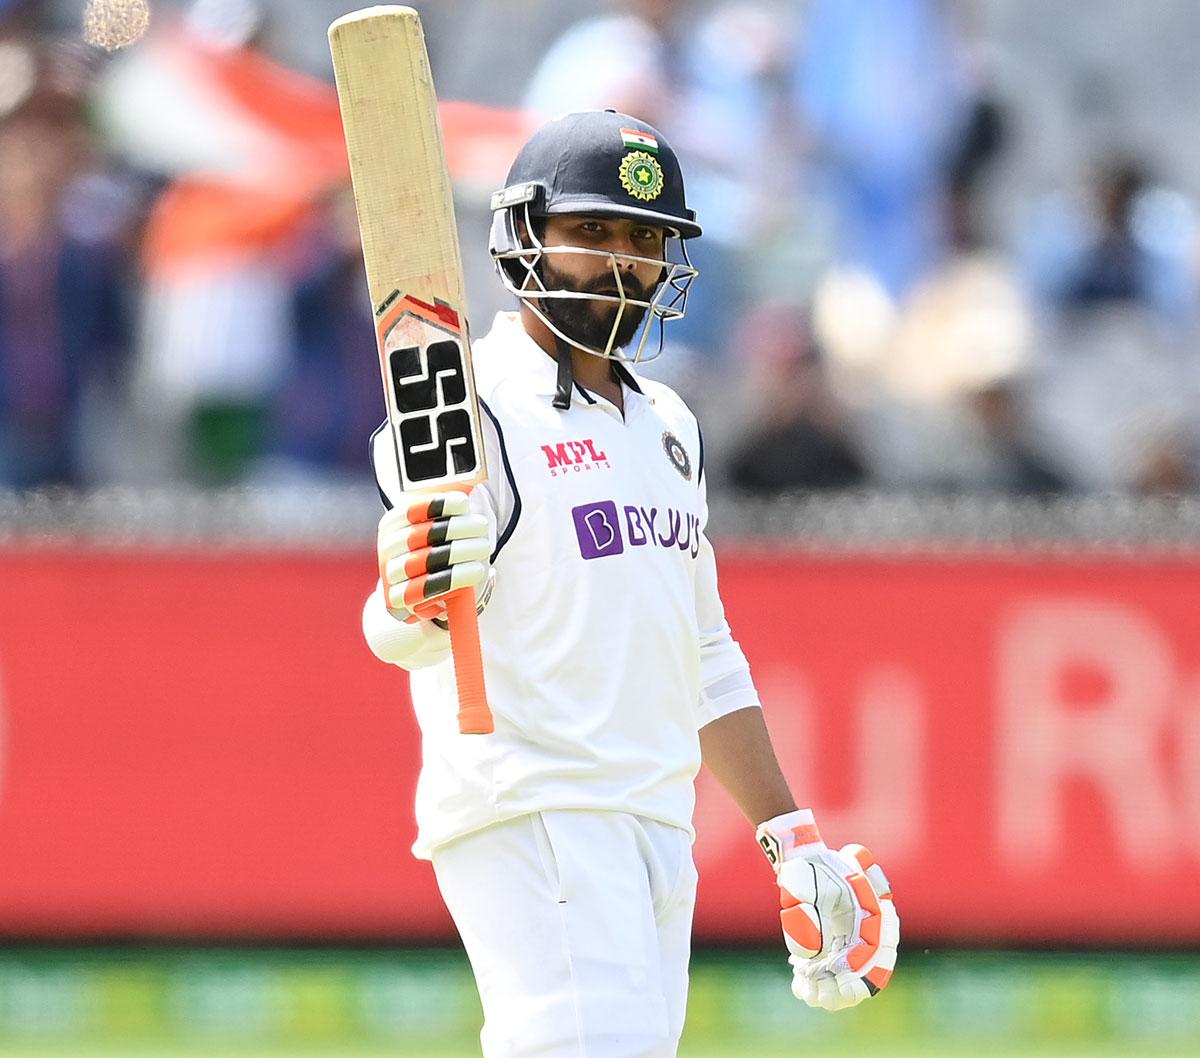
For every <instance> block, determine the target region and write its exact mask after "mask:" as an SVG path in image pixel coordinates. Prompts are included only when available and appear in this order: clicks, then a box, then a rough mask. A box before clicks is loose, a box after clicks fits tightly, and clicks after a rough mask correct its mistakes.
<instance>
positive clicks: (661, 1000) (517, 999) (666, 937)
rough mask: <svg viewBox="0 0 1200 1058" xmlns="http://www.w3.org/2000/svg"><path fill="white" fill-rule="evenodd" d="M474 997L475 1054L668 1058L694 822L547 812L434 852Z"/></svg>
mask: <svg viewBox="0 0 1200 1058" xmlns="http://www.w3.org/2000/svg"><path fill="white" fill-rule="evenodd" d="M433 867H434V871H435V873H436V874H437V880H438V885H439V887H440V888H441V891H442V897H443V899H445V901H446V906H447V907H448V908H449V909H450V914H451V916H452V917H453V918H454V922H455V925H457V927H458V932H459V934H460V935H461V936H462V940H463V945H464V947H465V948H466V950H467V956H468V958H469V959H470V960H471V968H472V970H473V971H474V973H475V983H476V985H477V986H478V988H479V996H480V999H481V1000H482V1001H483V1016H484V1024H483V1031H482V1032H481V1033H480V1040H481V1042H482V1044H483V1054H484V1058H675V1054H676V1049H677V1047H678V1044H679V1037H680V1034H681V1033H682V1032H683V1019H684V1013H685V1008H686V1005H687V986H688V959H689V957H690V951H691V932H692V909H693V907H694V905H695V902H696V868H695V865H694V864H693V862H692V847H691V838H690V835H689V834H688V833H687V832H686V831H684V830H681V829H679V828H678V827H672V826H668V825H666V824H664V823H657V822H654V821H652V820H648V819H643V818H641V817H639V816H634V815H629V814H628V813H624V812H603V811H600V812H597V811H547V812H539V813H535V814H533V815H528V816H521V817H519V818H517V819H511V820H507V821H505V822H503V823H497V824H495V825H493V826H490V827H487V828H486V829H484V830H480V831H477V832H476V833H474V834H468V835H467V836H466V837H463V838H459V839H458V840H457V841H453V842H450V843H449V844H447V845H443V846H441V847H440V848H437V849H435V850H434V852H433Z"/></svg>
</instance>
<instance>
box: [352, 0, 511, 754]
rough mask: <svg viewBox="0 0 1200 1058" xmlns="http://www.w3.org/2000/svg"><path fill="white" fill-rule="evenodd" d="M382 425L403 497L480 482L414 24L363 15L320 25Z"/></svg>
mask: <svg viewBox="0 0 1200 1058" xmlns="http://www.w3.org/2000/svg"><path fill="white" fill-rule="evenodd" d="M329 47H330V51H331V52H332V54H333V70H334V74H335V77H336V80H337V91H338V102H339V103H340V104H341V110H342V126H343V129H344V131H345V134H346V148H347V151H348V153H349V156H350V176H351V180H352V181H353V184H354V201H355V205H356V206H357V208H358V226H359V231H360V233H361V235H362V246H363V260H364V262H365V264H366V272H367V288H368V291H369V293H370V297H371V307H372V310H373V311H374V315H375V333H376V337H377V339H378V350H379V366H380V371H381V376H382V380H383V392H384V399H385V401H386V404H387V417H388V424H389V426H390V430H391V436H392V440H393V442H394V444H395V448H396V462H397V465H398V466H399V468H400V483H401V487H402V488H403V489H404V491H405V492H417V493H421V492H445V491H446V490H448V489H459V490H462V491H468V492H469V491H470V490H471V489H472V488H473V487H474V486H475V485H477V484H479V483H480V482H481V481H483V480H484V479H485V478H486V477H487V467H486V465H485V462H484V451H483V438H482V433H481V429H480V418H479V401H478V399H477V397H476V395H475V379H474V375H473V373H472V370H471V343H470V338H469V336H468V334H467V315H466V294H465V290H464V283H463V272H462V258H461V255H460V252H459V246H458V231H457V227H456V225H455V221H454V201H453V198H452V197H451V191H450V176H449V173H448V172H447V169H446V158H445V151H444V148H443V145H442V131H441V125H440V124H439V122H438V112H437V98H436V96H435V94H434V88H433V78H432V76H431V74H430V71H429V56H428V55H427V53H426V51H425V38H424V35H423V33H422V31H421V20H420V18H419V17H418V15H417V13H416V11H414V10H413V9H412V8H410V7H394V6H385V7H369V8H366V9H365V10H362V11H355V12H353V13H351V14H349V15H345V16H343V17H342V18H339V19H337V20H336V21H335V22H334V23H333V24H332V25H331V26H330V27H329ZM446 606H447V616H448V618H449V622H450V644H451V649H452V651H453V654H454V675H455V682H456V683H457V685H458V704H459V712H458V722H459V730H461V731H462V732H463V733H464V734H486V733H488V732H490V731H491V730H492V729H493V727H492V714H491V710H490V709H489V708H488V704H487V697H486V694H485V691H484V683H483V659H482V656H481V653H480V648H479V627H478V622H477V619H476V614H475V593H474V591H473V590H471V589H469V588H464V589H460V590H458V591H456V592H452V593H451V594H450V595H448V596H447V597H446Z"/></svg>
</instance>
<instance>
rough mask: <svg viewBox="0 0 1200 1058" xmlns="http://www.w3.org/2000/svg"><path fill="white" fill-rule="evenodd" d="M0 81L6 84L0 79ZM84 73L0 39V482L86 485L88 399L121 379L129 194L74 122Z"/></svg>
mask: <svg viewBox="0 0 1200 1058" xmlns="http://www.w3.org/2000/svg"><path fill="white" fill-rule="evenodd" d="M6 75H7V77H6ZM85 86H86V70H85V64H84V63H83V62H81V60H80V56H79V54H78V52H76V51H73V50H71V49H69V48H65V47H62V46H59V45H54V44H48V43H46V42H42V41H38V40H36V39H35V38H33V37H29V36H21V35H14V36H9V37H7V38H6V39H4V40H3V41H0V92H4V91H7V92H8V93H9V94H8V95H7V96H5V97H4V99H3V100H0V107H3V110H4V111H6V112H0V484H4V485H8V486H11V487H17V488H30V487H35V486H40V485H47V484H74V485H81V484H84V483H86V481H87V479H88V478H89V477H90V476H91V475H90V471H91V469H92V468H93V467H94V465H95V452H94V451H93V449H94V447H95V440H96V438H95V437H94V436H88V435H85V434H84V433H83V431H82V427H83V425H84V415H85V411H86V409H87V407H88V403H89V400H90V399H92V398H95V397H96V396H98V394H99V393H101V392H106V393H108V394H110V399H115V398H111V392H112V390H113V389H114V388H115V387H116V385H117V383H118V382H119V381H121V372H122V370H123V368H124V360H125V356H126V353H127V351H128V345H129V328H128V320H129V312H128V311H127V309H126V296H127V293H128V291H127V290H126V287H125V284H126V281H127V279H128V275H127V269H126V261H127V257H126V253H127V240H128V236H129V225H130V223H131V222H132V220H133V219H134V212H133V206H134V194H133V191H132V189H131V187H130V185H129V183H128V181H122V180H121V179H119V178H117V177H115V176H114V175H113V174H111V173H108V172H106V171H105V170H103V169H102V168H100V167H99V165H98V163H97V160H96V159H95V158H94V157H93V155H92V151H91V149H90V145H89V142H88V139H87V136H86V133H85V130H84V127H83V125H82V121H81V116H82V101H81V95H82V92H83V90H84V88H85Z"/></svg>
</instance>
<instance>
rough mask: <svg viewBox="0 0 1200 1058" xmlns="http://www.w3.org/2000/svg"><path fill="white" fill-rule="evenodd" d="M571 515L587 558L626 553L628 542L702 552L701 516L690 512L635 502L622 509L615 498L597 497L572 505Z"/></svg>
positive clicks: (583, 552) (692, 555)
mask: <svg viewBox="0 0 1200 1058" xmlns="http://www.w3.org/2000/svg"><path fill="white" fill-rule="evenodd" d="M571 517H572V518H573V519H574V522H575V535H576V537H578V539H579V553H580V554H581V555H582V556H583V557H584V558H585V559H593V558H608V557H609V556H610V555H622V554H624V553H625V549H626V546H627V545H628V547H629V548H635V547H657V548H663V549H665V550H678V551H683V552H685V553H687V554H690V555H691V557H692V558H693V559H694V558H695V557H696V556H697V555H698V554H700V518H699V516H698V515H695V514H692V513H690V512H688V511H677V510H675V508H674V507H641V506H634V505H633V504H626V505H625V506H624V507H622V508H621V509H620V510H618V509H617V505H616V504H615V503H614V502H613V501H612V500H597V501H596V502H595V503H584V504H581V505H580V506H578V507H572V508H571Z"/></svg>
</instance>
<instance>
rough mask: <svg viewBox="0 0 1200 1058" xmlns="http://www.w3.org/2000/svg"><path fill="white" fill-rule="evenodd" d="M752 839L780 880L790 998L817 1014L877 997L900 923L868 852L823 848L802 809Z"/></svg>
mask: <svg viewBox="0 0 1200 1058" xmlns="http://www.w3.org/2000/svg"><path fill="white" fill-rule="evenodd" d="M756 837H757V838H758V844H759V846H760V847H761V848H762V850H763V852H764V853H765V854H766V856H767V859H768V860H769V861H770V863H771V866H772V867H774V868H775V875H776V879H777V880H778V882H779V900H780V907H781V910H780V912H779V918H780V922H781V923H782V925H783V939H784V943H786V944H787V948H788V952H789V953H790V955H789V958H788V961H789V962H790V963H791V964H792V993H793V995H795V996H796V998H797V999H801V1000H803V1001H804V1002H805V1003H807V1004H808V1005H809V1006H810V1007H820V1008H822V1009H823V1010H844V1009H846V1008H847V1007H852V1006H857V1005H858V1004H859V1003H861V1002H862V1001H863V1000H864V999H867V998H868V997H870V996H873V995H876V994H877V993H878V992H879V991H880V990H881V989H882V988H884V987H885V986H886V985H887V983H888V981H889V980H890V979H891V976H892V971H893V969H894V968H895V966H896V948H897V945H898V944H899V943H900V917H899V916H898V915H897V914H896V907H895V904H894V903H893V902H892V889H891V885H890V884H889V882H888V880H887V876H886V875H885V874H884V873H883V869H882V868H881V867H880V866H879V865H878V864H877V863H876V862H875V859H874V857H873V856H872V855H871V853H870V852H869V851H868V850H867V849H865V848H863V846H861V845H845V846H843V847H842V848H841V849H840V850H838V851H836V852H835V851H834V850H833V849H830V848H829V847H828V846H827V845H826V844H825V842H824V841H822V840H821V834H820V832H819V831H818V830H817V827H816V824H815V823H814V821H813V814H812V812H811V811H809V810H808V809H800V810H798V811H795V812H788V813H787V814H785V815H782V816H776V817H775V818H774V819H768V820H767V821H766V822H765V823H762V824H760V826H759V828H758V831H757V833H756Z"/></svg>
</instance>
